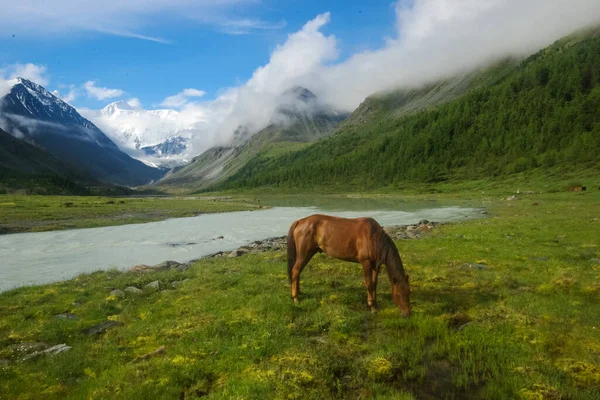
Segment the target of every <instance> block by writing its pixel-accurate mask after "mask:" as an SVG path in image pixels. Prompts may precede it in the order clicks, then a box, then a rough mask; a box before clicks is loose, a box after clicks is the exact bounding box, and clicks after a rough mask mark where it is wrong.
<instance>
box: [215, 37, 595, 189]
mask: <svg viewBox="0 0 600 400" xmlns="http://www.w3.org/2000/svg"><path fill="white" fill-rule="evenodd" d="M442 86H443V85H442ZM434 87H435V86H434ZM428 91H431V87H430V88H428ZM402 93H404V94H402ZM406 93H410V92H400V94H399V93H398V92H397V93H392V94H388V95H378V96H374V97H372V98H369V99H367V100H365V102H364V103H363V104H362V105H361V107H359V108H358V109H357V110H356V111H355V113H354V114H353V116H352V117H351V118H350V119H349V120H348V121H346V122H345V123H343V124H342V126H341V127H340V128H339V129H338V132H337V133H336V134H334V135H333V136H331V137H329V138H327V139H322V140H320V141H319V142H317V143H316V144H314V145H312V146H309V147H307V148H305V149H303V150H300V151H297V152H291V153H289V154H286V155H283V156H281V157H277V158H268V159H265V158H260V157H256V158H254V159H253V160H251V161H250V162H249V163H248V164H247V165H246V166H245V167H244V168H243V169H241V170H240V171H238V172H237V173H236V174H235V175H233V176H232V177H231V178H229V179H228V180H227V181H225V182H223V183H222V184H220V185H218V186H215V187H213V188H212V189H232V188H248V187H260V186H281V187H295V186H305V185H311V186H314V185H329V184H334V183H335V184H340V183H341V184H347V185H353V184H361V185H365V186H367V187H383V186H388V185H390V184H394V183H398V182H407V181H411V182H436V181H443V180H448V179H475V178H479V177H490V176H491V177H500V176H506V175H509V174H513V173H516V172H522V171H527V170H532V169H535V168H550V167H564V168H569V169H571V170H572V169H576V168H585V167H590V166H595V165H597V164H598V163H599V160H600V157H598V154H600V112H599V111H600V38H599V37H598V30H595V31H593V32H587V33H585V34H578V35H573V36H570V37H568V38H564V39H562V40H560V41H558V42H557V43H555V44H554V45H552V46H550V47H548V48H547V49H544V50H542V51H540V52H538V53H536V54H534V55H532V56H531V57H529V58H527V59H525V60H523V61H522V62H521V63H519V64H516V65H514V66H513V65H511V64H510V63H506V64H504V65H503V66H502V67H501V68H499V67H495V68H492V69H490V70H489V71H487V72H484V73H482V74H479V75H478V77H477V80H476V82H475V83H471V84H470V86H469V88H468V90H466V93H464V94H462V95H460V93H458V94H457V97H456V98H454V99H452V100H450V101H447V102H445V103H442V104H437V103H434V104H433V105H425V107H426V108H425V109H423V110H419V109H415V108H414V107H413V109H412V110H411V112H398V109H403V110H406V109H407V105H410V104H412V103H411V100H410V99H408V100H407V101H404V102H403V101H398V98H402V96H404V97H406ZM395 104H396V105H395ZM398 104H399V105H400V106H397V105H398Z"/></svg>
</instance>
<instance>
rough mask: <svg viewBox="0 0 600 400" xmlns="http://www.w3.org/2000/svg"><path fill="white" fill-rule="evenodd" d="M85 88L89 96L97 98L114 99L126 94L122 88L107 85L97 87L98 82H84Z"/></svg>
mask: <svg viewBox="0 0 600 400" xmlns="http://www.w3.org/2000/svg"><path fill="white" fill-rule="evenodd" d="M83 88H84V89H85V91H86V92H87V94H88V96H89V97H92V98H95V99H97V100H106V99H112V98H115V97H121V96H123V95H124V94H125V92H124V91H122V90H121V89H109V88H105V87H97V86H96V82H94V81H87V82H86V83H84V84H83Z"/></svg>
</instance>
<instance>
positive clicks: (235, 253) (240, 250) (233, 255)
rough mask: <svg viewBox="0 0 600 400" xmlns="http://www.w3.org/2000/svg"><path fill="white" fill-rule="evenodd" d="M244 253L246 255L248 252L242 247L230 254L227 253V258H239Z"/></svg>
mask: <svg viewBox="0 0 600 400" xmlns="http://www.w3.org/2000/svg"><path fill="white" fill-rule="evenodd" d="M246 253H248V250H247V249H245V248H243V247H240V248H238V249H235V250H234V251H232V252H231V253H229V255H228V256H227V257H229V258H234V257H240V256H243V255H244V254H246Z"/></svg>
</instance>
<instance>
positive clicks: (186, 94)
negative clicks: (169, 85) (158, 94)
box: [161, 88, 206, 108]
mask: <svg viewBox="0 0 600 400" xmlns="http://www.w3.org/2000/svg"><path fill="white" fill-rule="evenodd" d="M205 94H206V92H205V91H203V90H198V89H192V88H190V89H184V90H182V91H181V92H179V93H177V94H176V95H173V96H169V97H167V98H166V99H164V100H163V102H162V103H161V106H163V107H168V108H181V107H183V106H185V105H186V103H187V102H188V101H189V99H190V98H193V97H202V96H204V95H205Z"/></svg>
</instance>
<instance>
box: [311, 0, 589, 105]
mask: <svg viewBox="0 0 600 400" xmlns="http://www.w3.org/2000/svg"><path fill="white" fill-rule="evenodd" d="M396 17H397V18H396V20H397V37H396V38H394V39H392V40H390V41H388V43H387V44H386V46H385V47H384V48H382V49H379V50H377V51H370V52H364V53H360V54H355V55H354V56H353V57H351V58H350V59H349V60H347V61H345V62H343V63H339V64H336V65H333V66H331V67H327V68H324V69H322V70H320V71H316V72H315V74H313V76H312V79H308V80H307V83H310V84H312V85H313V86H314V88H315V91H316V92H317V93H318V94H319V95H321V96H322V97H323V98H324V99H326V100H327V101H329V102H331V103H334V104H336V105H337V106H339V107H342V108H344V109H346V110H352V109H353V108H355V107H356V106H357V105H358V104H359V103H360V102H361V101H362V100H363V99H364V98H365V97H366V96H369V95H371V94H373V93H374V92H377V91H383V90H387V89H391V88H395V87H404V88H407V87H415V86H419V85H422V84H424V83H427V82H431V81H433V80H436V79H440V78H444V77H448V76H452V75H455V74H457V73H461V72H463V71H467V70H469V69H472V68H474V67H476V66H482V65H485V64H487V63H489V62H492V61H494V60H498V59H500V58H502V57H506V56H517V57H520V56H524V55H528V54H531V53H533V52H535V51H537V50H538V49H540V48H543V47H545V46H547V45H550V44H551V43H552V42H554V41H555V40H557V39H559V38H561V37H563V36H565V35H568V34H570V33H572V32H573V31H575V30H577V29H579V28H581V27H584V26H589V25H590V24H595V23H598V22H600V2H598V1H595V0H528V1H520V0H414V1H413V2H412V4H410V3H408V2H406V1H400V2H398V3H397V5H396Z"/></svg>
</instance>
